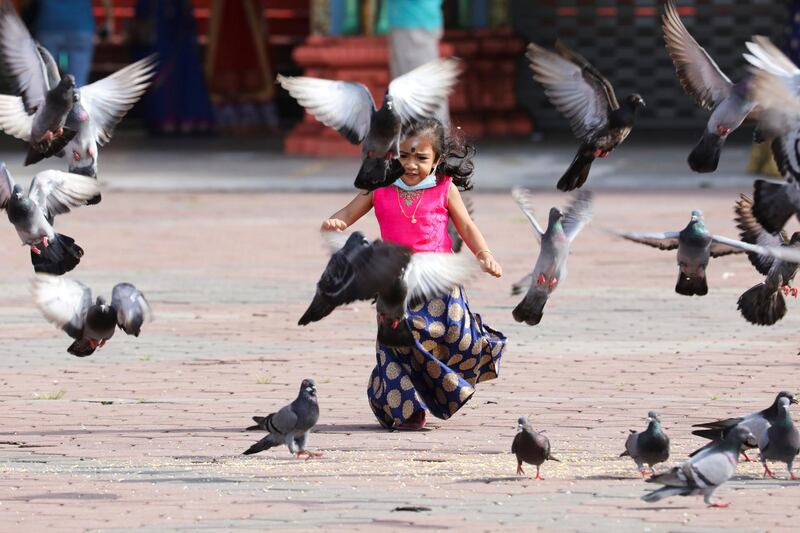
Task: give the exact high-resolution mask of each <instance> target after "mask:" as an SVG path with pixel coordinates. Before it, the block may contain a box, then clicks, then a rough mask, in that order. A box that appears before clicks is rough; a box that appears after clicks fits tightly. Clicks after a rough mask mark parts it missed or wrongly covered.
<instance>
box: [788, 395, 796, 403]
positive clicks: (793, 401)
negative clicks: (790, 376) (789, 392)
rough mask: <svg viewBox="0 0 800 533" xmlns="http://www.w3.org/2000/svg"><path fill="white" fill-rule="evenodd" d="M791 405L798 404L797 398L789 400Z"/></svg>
mask: <svg viewBox="0 0 800 533" xmlns="http://www.w3.org/2000/svg"><path fill="white" fill-rule="evenodd" d="M789 403H797V398H795V397H794V396H792V397H791V398H789Z"/></svg>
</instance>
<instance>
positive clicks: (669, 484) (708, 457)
mask: <svg viewBox="0 0 800 533" xmlns="http://www.w3.org/2000/svg"><path fill="white" fill-rule="evenodd" d="M757 444H758V441H757V440H756V438H755V436H753V434H752V433H751V432H750V431H748V430H747V428H744V427H737V428H735V429H734V430H733V431H731V432H730V433H728V434H727V435H726V436H725V438H724V439H723V440H721V441H719V442H717V443H715V444H714V445H713V446H711V447H709V448H708V449H706V450H704V451H703V452H702V453H699V454H697V455H695V456H694V457H692V458H691V459H689V460H688V461H686V462H685V463H683V464H682V465H680V466H676V467H674V468H673V469H672V470H670V471H669V472H665V473H663V474H658V475H655V476H653V477H651V478H650V479H648V480H647V482H648V483H658V484H661V485H664V487H662V488H660V489H658V490H654V491H653V492H649V493H647V494H645V495H644V496H642V500H644V501H646V502H657V501H660V500H663V499H664V498H669V497H670V496H691V495H695V494H702V495H703V501H704V502H705V503H706V505H708V506H710V507H728V505H729V504H727V503H722V502H719V501H714V500H712V499H711V498H712V496H713V495H714V491H716V490H717V489H718V488H719V487H720V485H722V484H723V483H725V482H726V481H728V480H729V479H730V478H731V477H733V475H734V474H735V473H736V465H737V464H738V463H739V452H740V451H741V450H742V448H743V447H744V446H750V447H753V446H756V445H757Z"/></svg>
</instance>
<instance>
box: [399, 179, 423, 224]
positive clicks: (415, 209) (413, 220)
mask: <svg viewBox="0 0 800 533" xmlns="http://www.w3.org/2000/svg"><path fill="white" fill-rule="evenodd" d="M395 190H396V191H397V207H399V208H400V212H401V213H403V216H404V217H406V218H410V219H411V223H412V224H416V223H417V209H419V204H421V203H422V197H423V196H425V189H423V190H422V194H420V195H419V200H418V201H417V207H415V208H414V212H413V213H411V216H408V215H407V214H406V212H405V210H403V204H402V203H401V202H400V187H395Z"/></svg>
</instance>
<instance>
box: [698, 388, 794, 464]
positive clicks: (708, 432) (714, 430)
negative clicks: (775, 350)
mask: <svg viewBox="0 0 800 533" xmlns="http://www.w3.org/2000/svg"><path fill="white" fill-rule="evenodd" d="M782 398H786V399H787V400H788V401H789V403H797V400H796V399H795V397H794V394H792V393H791V392H786V391H781V392H779V393H778V395H777V396H776V397H775V401H774V402H772V405H770V406H769V407H767V408H766V409H764V410H762V411H758V412H756V413H752V414H749V415H747V416H743V417H737V418H726V419H724V420H715V421H713V422H702V423H700V424H694V425H693V426H692V427H699V428H703V429H698V430H695V431H692V435H697V436H698V437H703V438H704V439H709V440H711V441H712V442H709V443H708V444H706V445H705V446H703V447H702V448H698V449H697V450H695V451H693V452H692V453H691V454H689V456H690V457H694V456H695V455H698V454H700V453H701V452H703V451H705V450H707V449H708V448H711V447H713V446H715V445H716V444H717V443H718V442H719V441H721V440H723V439H724V438H725V437H726V436H727V435H728V434H729V433H730V432H731V431H732V430H733V429H734V428H737V427H743V428H745V429H747V430H749V431H751V432H752V433H753V435H762V434H763V433H764V431H765V430H766V429H767V428H768V427H769V426H770V425H772V424H774V423H775V422H776V421H777V420H778V418H779V417H780V416H781V413H780V404H781V399H782ZM751 447H753V448H754V447H755V445H753V446H751ZM742 456H743V457H744V459H745V461H747V462H748V463H749V462H752V459H750V458H749V457H748V456H747V453H746V452H745V451H742Z"/></svg>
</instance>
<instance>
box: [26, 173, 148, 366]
mask: <svg viewBox="0 0 800 533" xmlns="http://www.w3.org/2000/svg"><path fill="white" fill-rule="evenodd" d="M89 179H91V178H89ZM31 292H32V293H33V300H34V302H35V303H36V306H37V307H38V308H39V310H40V311H41V312H42V314H43V315H44V317H45V318H46V319H47V320H49V321H50V322H53V323H54V324H55V325H56V326H58V327H59V328H61V329H62V330H64V332H65V333H66V334H67V335H69V336H70V337H72V338H73V339H75V342H73V343H72V345H70V347H69V348H67V352H69V353H71V354H72V355H74V356H77V357H86V356H87V355H92V354H93V353H94V351H95V350H96V349H98V348H102V347H103V346H104V345H105V344H106V342H108V340H109V339H110V338H111V337H113V336H114V332H115V331H116V329H117V326H119V327H120V329H122V331H124V332H125V333H127V334H128V335H133V336H134V337H138V336H139V333H140V332H141V329H142V325H143V324H144V323H145V322H147V321H150V320H151V319H152V312H151V311H150V305H149V304H148V303H147V300H146V299H145V297H144V294H142V292H141V291H140V290H139V289H137V288H136V287H134V286H133V285H131V284H130V283H117V284H116V285H115V286H114V289H113V290H112V291H111V304H108V303H106V300H105V298H103V297H102V296H98V297H97V299H96V300H95V302H94V303H92V290H91V289H90V288H89V287H87V286H86V285H84V284H83V283H80V282H78V281H74V280H70V279H66V278H57V277H55V276H37V277H36V278H35V279H34V280H33V285H32V288H31Z"/></svg>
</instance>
